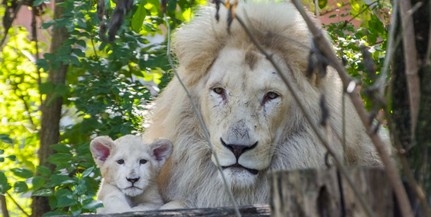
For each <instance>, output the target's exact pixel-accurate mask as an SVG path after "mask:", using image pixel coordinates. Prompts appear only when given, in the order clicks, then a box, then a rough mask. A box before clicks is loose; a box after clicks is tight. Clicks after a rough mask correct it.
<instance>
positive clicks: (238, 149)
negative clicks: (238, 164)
mask: <svg viewBox="0 0 431 217" xmlns="http://www.w3.org/2000/svg"><path fill="white" fill-rule="evenodd" d="M220 142H221V144H222V145H223V146H224V147H226V148H227V149H229V150H230V151H231V152H232V153H233V155H235V158H236V160H237V161H238V159H239V157H240V156H241V155H242V154H243V153H244V152H246V151H249V150H251V149H254V148H256V146H257V141H256V142H255V143H254V144H252V145H244V144H226V142H225V141H223V138H220Z"/></svg>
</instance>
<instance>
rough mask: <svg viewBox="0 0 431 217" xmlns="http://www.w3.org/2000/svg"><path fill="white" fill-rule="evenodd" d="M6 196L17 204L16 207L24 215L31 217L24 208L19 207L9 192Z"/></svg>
mask: <svg viewBox="0 0 431 217" xmlns="http://www.w3.org/2000/svg"><path fill="white" fill-rule="evenodd" d="M6 196H8V197H9V198H10V199H11V200H12V202H13V203H14V204H15V206H16V207H18V209H19V210H21V212H22V213H24V215H26V216H27V217H30V214H28V213H27V212H26V211H25V210H24V208H22V206H20V205H19V203H18V202H17V201H16V200H15V199H14V198H13V197H12V195H11V194H9V192H6Z"/></svg>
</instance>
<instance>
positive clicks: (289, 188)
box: [270, 168, 393, 217]
mask: <svg viewBox="0 0 431 217" xmlns="http://www.w3.org/2000/svg"><path fill="white" fill-rule="evenodd" d="M348 175H349V177H350V178H351V179H352V180H353V182H354V185H355V187H356V189H358V191H359V192H360V194H361V195H362V196H363V197H364V199H365V201H367V205H368V206H369V207H370V209H371V211H372V213H373V214H374V215H375V216H393V194H392V190H391V188H390V185H389V184H388V180H387V178H386V175H385V173H384V171H383V170H382V169H378V168H352V169H349V170H348ZM340 180H341V182H339V181H338V179H337V172H336V169H335V168H331V169H305V170H295V171H280V172H275V173H273V174H272V176H271V181H270V183H272V184H271V202H270V204H271V209H272V215H273V216H276V217H281V216H283V217H285V216H295V217H296V216H307V217H324V216H331V217H332V216H335V217H337V216H349V217H359V216H361V217H362V216H367V215H366V213H365V211H364V209H363V208H362V206H361V205H360V203H359V202H358V200H357V198H356V196H355V195H354V193H353V191H352V189H351V188H350V186H349V185H348V184H347V182H346V180H345V178H343V177H341V179H340ZM339 184H341V188H340V186H339ZM340 189H341V191H340ZM341 193H342V194H341ZM341 195H342V196H341ZM340 198H343V200H341V199H340ZM342 202H343V204H342ZM343 212H344V215H343V214H342V213H343Z"/></svg>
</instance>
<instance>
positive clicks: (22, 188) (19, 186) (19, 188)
mask: <svg viewBox="0 0 431 217" xmlns="http://www.w3.org/2000/svg"><path fill="white" fill-rule="evenodd" d="M13 188H14V190H15V192H16V193H24V192H27V191H28V186H27V183H25V182H23V181H18V182H15V185H14V186H13Z"/></svg>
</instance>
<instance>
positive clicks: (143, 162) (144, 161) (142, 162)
mask: <svg viewBox="0 0 431 217" xmlns="http://www.w3.org/2000/svg"><path fill="white" fill-rule="evenodd" d="M147 162H148V161H147V160H145V159H141V160H139V164H146V163H147Z"/></svg>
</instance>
